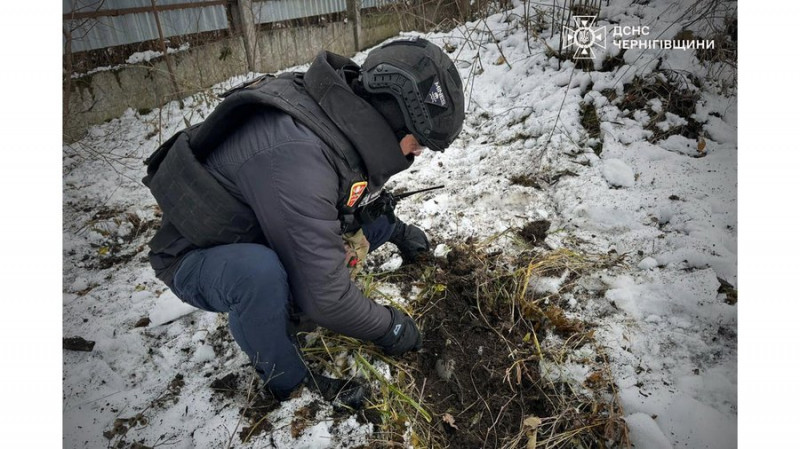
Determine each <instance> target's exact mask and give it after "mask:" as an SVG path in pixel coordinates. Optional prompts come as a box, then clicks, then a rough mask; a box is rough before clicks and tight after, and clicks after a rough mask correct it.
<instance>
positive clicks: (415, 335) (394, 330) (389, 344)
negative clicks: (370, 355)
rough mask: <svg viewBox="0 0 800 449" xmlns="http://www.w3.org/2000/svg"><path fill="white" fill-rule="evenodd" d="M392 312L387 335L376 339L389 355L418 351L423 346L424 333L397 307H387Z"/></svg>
mask: <svg viewBox="0 0 800 449" xmlns="http://www.w3.org/2000/svg"><path fill="white" fill-rule="evenodd" d="M386 308H387V309H389V312H391V313H392V325H391V326H389V331H388V332H386V335H384V336H383V337H381V338H379V339H377V340H375V344H376V345H378V346H380V347H381V349H383V352H385V353H386V354H387V355H391V356H398V355H401V354H404V353H406V352H408V351H416V350H418V349H420V348H421V347H422V334H420V332H419V329H417V325H416V323H414V320H413V319H412V318H411V317H410V316H408V315H406V314H404V313H402V312H400V311H399V310H397V309H395V308H394V307H388V306H387V307H386Z"/></svg>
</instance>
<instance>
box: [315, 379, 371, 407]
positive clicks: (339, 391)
mask: <svg viewBox="0 0 800 449" xmlns="http://www.w3.org/2000/svg"><path fill="white" fill-rule="evenodd" d="M303 384H305V386H307V387H308V389H309V390H311V391H316V392H318V393H319V394H321V395H322V397H323V398H325V400H326V401H329V402H331V403H332V404H333V407H334V408H343V407H344V408H349V409H353V410H360V409H361V408H362V407H363V406H364V401H365V400H366V399H368V395H369V390H368V388H367V387H366V386H365V385H364V384H362V383H361V382H358V381H356V380H354V379H349V380H345V379H334V378H332V377H328V376H323V375H322V374H313V373H309V374H308V376H306V378H305V379H303Z"/></svg>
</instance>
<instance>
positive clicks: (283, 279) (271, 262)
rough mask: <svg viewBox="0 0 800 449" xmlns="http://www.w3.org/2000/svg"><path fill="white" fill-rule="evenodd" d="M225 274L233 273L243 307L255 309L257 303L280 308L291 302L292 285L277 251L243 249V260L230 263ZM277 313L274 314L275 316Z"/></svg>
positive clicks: (240, 258) (245, 246)
mask: <svg viewBox="0 0 800 449" xmlns="http://www.w3.org/2000/svg"><path fill="white" fill-rule="evenodd" d="M225 269H226V270H231V271H233V272H234V273H231V274H233V275H234V277H235V278H236V279H237V281H236V282H235V284H236V285H235V287H234V290H238V295H237V296H239V298H236V299H237V301H235V302H237V303H238V304H239V305H240V306H243V307H252V306H253V304H250V303H251V302H254V301H255V302H257V303H258V305H260V306H262V307H275V308H278V307H279V306H281V307H280V308H281V309H284V308H285V307H283V306H285V305H286V304H288V301H289V282H288V279H287V276H286V270H285V269H284V268H283V264H282V263H281V261H280V259H279V258H278V255H277V254H276V253H275V251H273V250H271V249H270V248H267V247H266V246H263V245H256V244H247V245H242V248H241V253H240V257H238V258H236V259H234V260H232V261H229V263H228V266H227V267H226V268H225ZM276 311H277V310H275V311H274V312H276Z"/></svg>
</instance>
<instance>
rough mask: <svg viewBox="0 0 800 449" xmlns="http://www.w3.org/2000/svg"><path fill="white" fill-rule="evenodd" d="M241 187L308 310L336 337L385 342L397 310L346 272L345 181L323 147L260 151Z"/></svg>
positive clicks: (298, 144)
mask: <svg viewBox="0 0 800 449" xmlns="http://www.w3.org/2000/svg"><path fill="white" fill-rule="evenodd" d="M287 146H289V147H288V148H287ZM237 184H238V186H239V188H240V189H241V192H242V195H243V197H244V199H245V200H246V202H247V203H248V204H249V205H250V206H251V207H252V208H253V210H254V211H255V214H256V216H257V217H258V221H259V224H260V225H261V228H262V230H263V231H264V235H265V236H266V238H267V243H268V245H269V246H270V248H272V249H273V250H274V251H275V252H276V253H277V254H278V257H279V258H280V260H281V262H282V263H283V266H284V268H285V269H286V274H287V275H288V279H289V287H290V290H291V292H292V298H293V300H294V301H295V303H296V304H297V305H298V306H299V307H300V309H301V310H302V311H303V312H304V313H305V314H307V315H308V316H309V318H311V319H312V320H314V321H315V322H316V323H317V324H319V325H320V326H323V327H326V328H328V329H331V330H332V331H334V332H338V333H341V334H344V335H347V336H351V337H355V338H360V339H364V340H375V339H377V338H380V337H381V336H383V335H384V334H385V333H386V332H387V330H388V329H389V326H390V324H391V314H390V312H389V311H388V309H386V308H385V307H383V306H381V305H379V304H376V303H375V302H374V301H372V300H371V299H369V298H367V297H365V296H364V294H363V293H362V292H361V290H360V289H359V288H358V287H357V286H356V285H355V284H353V283H352V282H351V280H350V276H349V273H348V271H347V268H346V267H345V263H344V262H345V249H344V243H343V240H342V236H341V230H340V229H341V224H340V221H339V218H338V211H337V209H336V199H337V198H336V196H337V191H338V176H337V174H336V171H335V169H334V166H333V165H332V163H331V162H330V161H328V160H327V159H326V156H325V152H324V151H323V150H322V148H320V143H319V142H318V141H292V142H287V143H283V144H281V145H279V146H278V147H274V148H270V149H268V150H265V151H262V152H260V153H257V154H256V155H255V156H253V157H252V158H251V159H250V160H249V161H247V162H246V163H244V164H242V166H241V168H240V169H239V171H238V174H237Z"/></svg>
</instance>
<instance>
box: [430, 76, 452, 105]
mask: <svg viewBox="0 0 800 449" xmlns="http://www.w3.org/2000/svg"><path fill="white" fill-rule="evenodd" d="M425 103H428V104H434V105H436V106H439V107H440V108H447V100H445V99H444V91H443V90H442V84H441V83H439V78H438V77H437V78H436V80H434V81H433V85H431V90H429V91H428V96H426V97H425Z"/></svg>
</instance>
